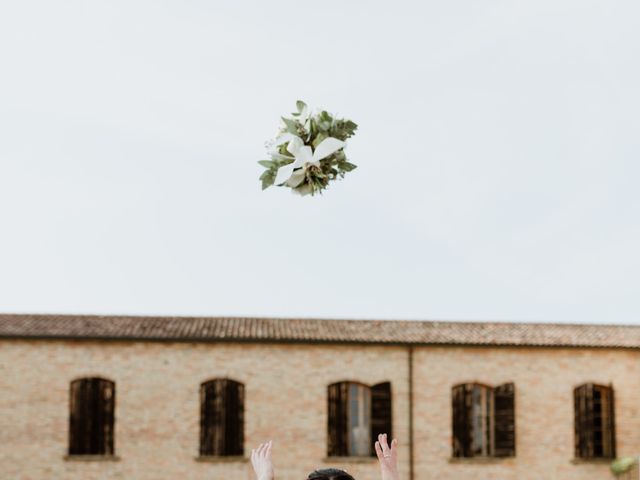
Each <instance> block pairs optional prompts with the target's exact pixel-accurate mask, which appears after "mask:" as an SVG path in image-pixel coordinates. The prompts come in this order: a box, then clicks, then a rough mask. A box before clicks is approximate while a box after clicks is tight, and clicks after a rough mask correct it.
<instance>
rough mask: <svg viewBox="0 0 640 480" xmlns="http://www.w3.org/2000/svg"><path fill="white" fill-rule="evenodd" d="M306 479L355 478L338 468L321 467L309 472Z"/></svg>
mask: <svg viewBox="0 0 640 480" xmlns="http://www.w3.org/2000/svg"><path fill="white" fill-rule="evenodd" d="M307 480H355V478H353V477H352V476H351V475H349V474H348V473H347V472H345V471H344V470H340V469H338V468H322V469H320V470H315V471H313V472H311V473H310V474H309V476H308V477H307Z"/></svg>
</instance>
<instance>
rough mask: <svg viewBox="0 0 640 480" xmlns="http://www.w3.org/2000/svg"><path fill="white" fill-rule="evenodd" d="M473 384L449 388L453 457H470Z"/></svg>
mask: <svg viewBox="0 0 640 480" xmlns="http://www.w3.org/2000/svg"><path fill="white" fill-rule="evenodd" d="M472 389H473V385H470V384H462V385H456V386H454V387H453V388H452V389H451V407H452V433H453V435H452V441H453V456H454V457H470V456H472V453H471V415H470V409H471V392H472Z"/></svg>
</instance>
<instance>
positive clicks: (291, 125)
mask: <svg viewBox="0 0 640 480" xmlns="http://www.w3.org/2000/svg"><path fill="white" fill-rule="evenodd" d="M282 121H283V122H284V124H285V125H286V126H287V132H289V133H293V134H294V135H297V134H298V122H296V121H295V120H291V119H290V118H284V117H282Z"/></svg>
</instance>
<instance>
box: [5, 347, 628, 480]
mask: <svg viewBox="0 0 640 480" xmlns="http://www.w3.org/2000/svg"><path fill="white" fill-rule="evenodd" d="M413 348H414V355H413V357H414V362H413V369H414V370H413V377H414V378H413V381H414V384H413V390H414V393H413V396H414V407H413V409H414V412H413V417H414V425H413V430H414V434H413V435H414V478H415V479H420V480H429V479H440V480H446V479H474V480H481V479H492V480H503V479H504V480H506V479H530V480H534V479H535V480H539V479H554V480H569V479H571V480H576V479H584V480H591V479H593V480H596V479H598V480H600V479H603V478H611V477H612V476H611V473H609V465H608V462H600V463H598V462H587V463H577V462H575V461H573V434H574V433H573V396H572V395H573V388H574V386H576V385H579V384H581V383H585V382H596V383H604V384H609V383H611V384H613V387H614V389H615V402H616V404H615V408H616V430H617V435H616V437H617V450H618V454H619V456H624V455H636V454H639V453H640V415H638V405H639V404H640V399H639V398H638V397H639V395H638V393H639V392H640V362H639V360H640V352H639V351H637V350H633V349H626V350H623V349H606V348H601V349H587V348H531V347H461V346H456V347H447V346H437V347H434V346H416V347H413ZM408 352H409V347H405V346H392V345H344V344H343V345H338V344H336V345H331V344H321V345H320V344H318V345H314V344H277V343H271V344H264V343H246V344H241V343H186V342H140V341H89V340H18V339H5V340H0V479H3V480H44V479H64V480H76V479H77V480H80V479H82V480H97V479H100V480H107V479H126V480H160V479H185V480H186V479H189V480H205V479H207V480H211V479H222V478H235V479H252V478H253V477H252V473H251V465H250V463H249V461H248V457H249V454H250V452H251V448H252V447H254V446H257V445H258V444H259V443H260V442H263V441H266V440H268V439H273V440H274V449H273V455H274V460H275V466H276V478H277V479H278V480H303V479H306V477H307V475H308V474H309V472H311V471H312V470H314V469H316V468H326V467H337V468H343V469H345V470H347V471H348V472H350V473H351V474H352V475H353V476H354V477H355V478H356V480H373V479H377V478H379V473H378V466H377V460H376V459H374V458H371V459H370V460H369V459H364V460H363V459H359V460H357V461H356V460H353V459H351V460H349V459H326V449H327V417H326V415H327V385H329V384H330V383H333V382H336V381H341V380H354V381H358V382H363V383H366V384H375V383H379V382H382V381H391V382H392V393H393V428H394V436H395V437H397V438H398V440H399V443H400V458H399V466H400V471H401V475H402V479H403V480H409V430H410V429H409V404H410V403H409V368H408V358H409V353H408ZM84 376H101V377H105V378H108V379H111V380H113V381H115V383H116V410H115V417H116V420H115V452H116V455H117V457H118V459H117V460H112V461H79V460H69V459H66V458H65V455H66V451H67V443H68V422H69V383H70V382H71V381H72V380H73V379H75V378H79V377H84ZM217 377H228V378H233V379H235V380H237V381H240V382H242V383H244V384H245V389H246V404H245V457H246V458H245V459H244V460H242V459H232V460H229V461H219V462H202V461H198V460H197V455H198V441H199V414H200V410H199V408H200V407H199V386H200V384H201V383H202V382H203V381H206V380H209V379H212V378H217ZM468 381H478V382H482V383H486V384H490V385H497V384H500V383H504V382H508V381H511V382H514V383H515V386H516V432H517V446H516V448H517V454H516V457H515V458H510V459H494V460H488V461H487V460H485V461H482V460H477V459H469V460H458V461H453V460H452V459H451V386H452V385H454V384H457V383H461V382H468Z"/></svg>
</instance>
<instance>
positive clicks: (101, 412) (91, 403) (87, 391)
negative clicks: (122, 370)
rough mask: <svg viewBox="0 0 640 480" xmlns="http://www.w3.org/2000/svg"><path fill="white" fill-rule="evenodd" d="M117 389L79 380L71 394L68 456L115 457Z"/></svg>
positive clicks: (93, 380)
mask: <svg viewBox="0 0 640 480" xmlns="http://www.w3.org/2000/svg"><path fill="white" fill-rule="evenodd" d="M115 400H116V386H115V383H113V382H112V381H111V380H106V379H104V378H97V377H92V378H79V379H77V380H74V381H73V382H71V386H70V390H69V455H113V451H114V450H113V437H114V410H115Z"/></svg>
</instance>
